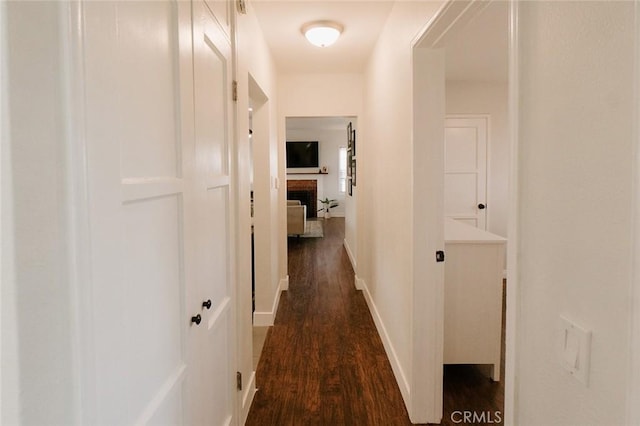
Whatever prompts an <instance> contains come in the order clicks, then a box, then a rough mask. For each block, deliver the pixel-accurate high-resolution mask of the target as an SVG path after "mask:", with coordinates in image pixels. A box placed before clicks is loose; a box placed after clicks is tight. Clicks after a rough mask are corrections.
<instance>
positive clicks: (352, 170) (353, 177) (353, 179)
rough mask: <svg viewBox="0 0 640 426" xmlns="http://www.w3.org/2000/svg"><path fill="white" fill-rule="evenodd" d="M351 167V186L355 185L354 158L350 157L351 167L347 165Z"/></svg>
mask: <svg viewBox="0 0 640 426" xmlns="http://www.w3.org/2000/svg"><path fill="white" fill-rule="evenodd" d="M348 168H350V169H351V182H352V183H353V186H356V159H355V158H352V159H351V167H348Z"/></svg>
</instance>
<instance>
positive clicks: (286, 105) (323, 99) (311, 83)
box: [278, 74, 367, 273]
mask: <svg viewBox="0 0 640 426" xmlns="http://www.w3.org/2000/svg"><path fill="white" fill-rule="evenodd" d="M362 85H363V79H362V75H361V74H281V75H280V76H279V78H278V102H279V111H278V120H279V126H278V129H279V133H278V138H279V140H280V151H281V154H280V158H281V162H280V164H281V167H280V172H281V181H282V182H284V181H285V179H286V175H285V172H286V169H285V160H284V158H285V157H284V154H285V140H286V137H287V135H286V122H285V119H286V117H332V116H343V117H356V119H357V118H358V117H360V116H361V115H362V108H363V104H362V95H363V92H362V87H363V86H362ZM358 122H359V120H358ZM358 130H360V129H358ZM344 134H346V130H345V132H344ZM357 137H358V155H360V153H361V152H362V151H361V150H363V149H366V144H367V140H366V135H363V133H362V132H360V131H359V132H358V136H357ZM358 167H360V163H358ZM358 176H360V171H359V170H358ZM357 183H358V186H357V187H355V188H354V189H353V196H352V197H349V196H347V197H346V198H345V202H344V208H345V246H346V247H347V250H348V251H350V252H351V255H352V256H353V257H354V258H357V256H356V253H357V236H356V229H357V228H356V222H357V220H358V219H357V217H356V211H357V209H359V207H357V206H358V189H359V188H360V187H361V185H360V180H358V182H357ZM364 184H365V185H366V183H364ZM283 196H286V186H285V187H284V194H283ZM282 204H283V205H284V199H283V200H282ZM284 223H285V225H286V216H285V217H284ZM358 232H359V231H358ZM283 244H284V247H285V248H286V235H285V238H284V241H283ZM284 262H285V263H284V267H285V268H286V256H285V259H284ZM354 268H356V273H357V267H356V265H354Z"/></svg>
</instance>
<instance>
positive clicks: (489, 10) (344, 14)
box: [250, 0, 508, 81]
mask: <svg viewBox="0 0 640 426" xmlns="http://www.w3.org/2000/svg"><path fill="white" fill-rule="evenodd" d="M412 1H433V0H412ZM250 3H251V5H252V7H253V9H254V11H255V13H256V16H257V18H258V22H259V23H260V26H261V28H262V31H263V33H264V36H265V39H266V41H267V44H268V45H269V47H270V49H271V52H272V54H273V57H274V60H275V62H276V66H277V68H278V71H279V72H281V73H285V74H288V73H352V72H354V73H359V72H362V71H363V70H364V67H365V65H366V61H367V59H368V57H369V54H370V53H371V50H372V49H373V46H374V45H375V42H376V40H377V37H378V34H379V33H380V31H381V29H382V28H383V26H384V24H385V22H386V19H387V17H388V16H389V13H390V12H391V8H392V7H393V3H394V1H388V0H347V1H344V0H325V1H317V0H279V1H276V0H251V2H250ZM507 11H508V7H507V2H506V1H494V2H492V3H491V4H490V5H489V6H487V7H486V8H485V9H484V11H483V12H482V14H481V15H480V16H478V17H476V18H474V19H473V20H472V21H471V22H470V23H469V24H468V25H467V26H466V27H465V28H464V29H462V30H460V33H459V34H457V35H456V36H454V37H453V39H452V40H451V42H450V43H447V44H448V46H447V53H446V55H447V80H459V81H506V79H507V47H508V43H507V40H508V38H507V23H508V21H507V16H508V14H507ZM316 20H333V21H336V22H338V23H340V24H342V25H343V26H344V31H343V33H342V36H341V37H340V38H339V39H338V41H337V42H336V43H335V44H334V45H333V46H330V47H327V48H320V47H315V46H312V45H311V44H309V43H308V42H307V41H306V39H305V38H304V36H303V35H302V33H301V31H300V28H301V27H302V26H303V25H304V24H305V23H307V22H310V21H316Z"/></svg>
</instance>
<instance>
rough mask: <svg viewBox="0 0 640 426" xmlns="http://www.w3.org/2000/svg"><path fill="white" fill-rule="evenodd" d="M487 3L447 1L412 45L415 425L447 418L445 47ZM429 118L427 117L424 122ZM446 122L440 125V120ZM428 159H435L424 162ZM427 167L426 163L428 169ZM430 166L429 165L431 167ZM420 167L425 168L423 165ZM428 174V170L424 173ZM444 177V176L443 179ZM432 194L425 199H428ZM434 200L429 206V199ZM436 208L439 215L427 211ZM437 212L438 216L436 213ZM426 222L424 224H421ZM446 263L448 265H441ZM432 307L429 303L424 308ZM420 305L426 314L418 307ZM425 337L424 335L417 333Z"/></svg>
mask: <svg viewBox="0 0 640 426" xmlns="http://www.w3.org/2000/svg"><path fill="white" fill-rule="evenodd" d="M488 4H489V2H487V1H481V0H449V1H447V2H446V3H445V4H444V5H443V6H442V7H441V8H440V10H438V12H437V13H436V14H435V16H434V17H433V18H432V19H431V20H430V21H429V22H428V23H427V25H426V26H425V28H424V30H423V31H421V32H420V34H419V35H418V37H416V38H415V39H414V41H413V43H412V49H413V60H414V63H413V73H414V77H413V82H414V88H413V96H414V100H413V106H414V111H413V115H414V116H413V134H414V140H413V151H414V152H413V154H414V172H413V182H412V183H413V189H414V199H413V206H414V207H413V217H414V235H416V236H429V238H426V237H422V238H420V237H417V238H416V240H415V241H414V248H413V253H414V254H413V256H414V280H413V286H414V290H413V292H414V309H413V318H412V321H413V324H414V327H413V329H414V333H413V351H412V355H413V366H412V367H413V369H412V378H411V384H412V392H411V395H412V398H411V400H410V406H409V414H410V416H411V420H412V421H413V422H416V421H420V422H424V421H428V422H430V423H439V422H440V420H441V419H442V398H443V394H442V371H443V366H442V360H443V322H444V320H443V319H444V297H443V290H444V273H443V269H442V268H439V267H434V265H436V264H435V263H431V262H425V261H424V260H425V259H427V260H429V259H433V258H434V256H435V253H434V252H433V250H434V247H436V246H438V245H440V247H441V248H439V249H440V250H443V249H444V243H443V241H444V235H443V234H444V230H443V228H444V213H443V210H442V207H443V206H442V201H443V198H444V184H443V173H442V171H443V170H444V158H443V149H444V116H445V102H444V101H445V81H444V72H445V63H444V47H445V46H446V44H447V42H448V40H450V38H451V36H452V35H453V34H454V33H455V31H456V30H457V29H458V28H461V27H462V26H464V25H465V24H466V23H467V22H469V21H470V20H471V19H473V18H474V17H475V16H476V15H477V14H478V13H479V12H480V11H482V10H483V9H484V8H485V7H486V6H487V5H488ZM516 18H517V2H513V1H511V2H510V23H509V40H510V43H509V58H510V59H509V61H510V63H509V66H510V75H509V118H510V132H511V171H510V179H511V182H510V201H509V207H510V212H509V245H508V250H507V257H508V262H509V271H508V278H507V279H508V282H509V292H508V296H507V313H506V322H507V331H506V355H505V358H506V368H505V378H504V380H505V407H504V410H505V412H504V413H503V418H504V423H505V425H513V424H514V423H515V422H514V419H515V416H514V408H515V389H516V386H515V385H516V380H515V367H514V362H515V359H516V339H515V329H516V319H517V314H518V288H517V287H518V281H517V258H516V248H517V246H518V244H517V237H518V235H517V232H516V231H517V223H516V220H517V214H516V213H517V210H516V208H517V205H518V203H517V190H516V189H517V180H516V178H517V158H518V157H517V152H518V150H517V137H516V136H517V121H516V118H517V112H518V111H517V91H516V89H517V85H518V82H517V79H516V77H517V63H516V61H517V51H516V47H517V19H516ZM425 117H426V118H428V119H426V120H425ZM440 118H441V119H440ZM427 153H429V154H430V155H431V156H432V157H431V160H429V159H428V158H426V157H425V155H426V154H427ZM425 161H428V163H425ZM425 165H426V167H425ZM418 166H419V167H418ZM425 168H429V169H431V171H430V172H426V171H423V170H421V169H425ZM438 174H440V176H441V178H440V179H439V178H438ZM425 194H426V195H425ZM426 198H428V200H425V199H426ZM427 205H430V207H431V208H432V209H433V208H435V210H436V211H432V212H427V211H425V207H426V206H427ZM438 209H439V211H438ZM418 219H420V220H418ZM440 265H442V264H440ZM426 301H430V304H429V308H431V309H429V308H427V309H425V303H426ZM419 306H422V308H419ZM417 331H419V332H417Z"/></svg>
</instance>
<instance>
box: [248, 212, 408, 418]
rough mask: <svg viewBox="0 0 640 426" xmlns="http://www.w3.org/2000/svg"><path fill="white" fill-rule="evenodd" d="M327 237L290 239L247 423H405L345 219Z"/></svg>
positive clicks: (329, 227)
mask: <svg viewBox="0 0 640 426" xmlns="http://www.w3.org/2000/svg"><path fill="white" fill-rule="evenodd" d="M324 224H325V229H324V238H299V239H296V238H290V239H289V280H290V281H289V290H288V291H286V292H284V293H283V294H282V298H281V299H280V306H279V308H278V315H277V317H276V323H275V325H274V326H273V327H272V328H271V330H270V331H269V333H268V334H267V339H266V341H265V344H264V349H263V352H262V355H261V357H260V361H259V363H258V369H257V373H256V374H257V378H256V380H257V387H258V392H257V393H256V396H255V399H254V402H253V405H252V407H251V411H250V412H249V418H248V420H247V423H246V424H247V425H260V426H265V425H278V426H284V425H302V424H304V425H409V424H411V422H410V421H409V417H408V415H407V412H406V409H405V406H404V402H403V400H402V396H401V394H400V390H399V389H398V386H397V384H396V381H395V378H394V376H393V372H392V371H391V365H390V364H389V361H388V359H387V356H386V354H385V352H384V348H383V346H382V341H381V340H380V337H379V336H378V333H377V330H376V328H375V324H374V323H373V319H372V318H371V315H370V313H369V310H368V308H367V304H366V301H365V299H364V297H363V295H362V293H361V292H359V291H357V290H356V289H355V287H354V273H353V269H352V267H351V264H350V262H349V258H348V257H347V254H346V252H345V250H344V247H343V245H342V241H343V238H344V219H343V218H332V219H330V220H328V221H325V222H324Z"/></svg>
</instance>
